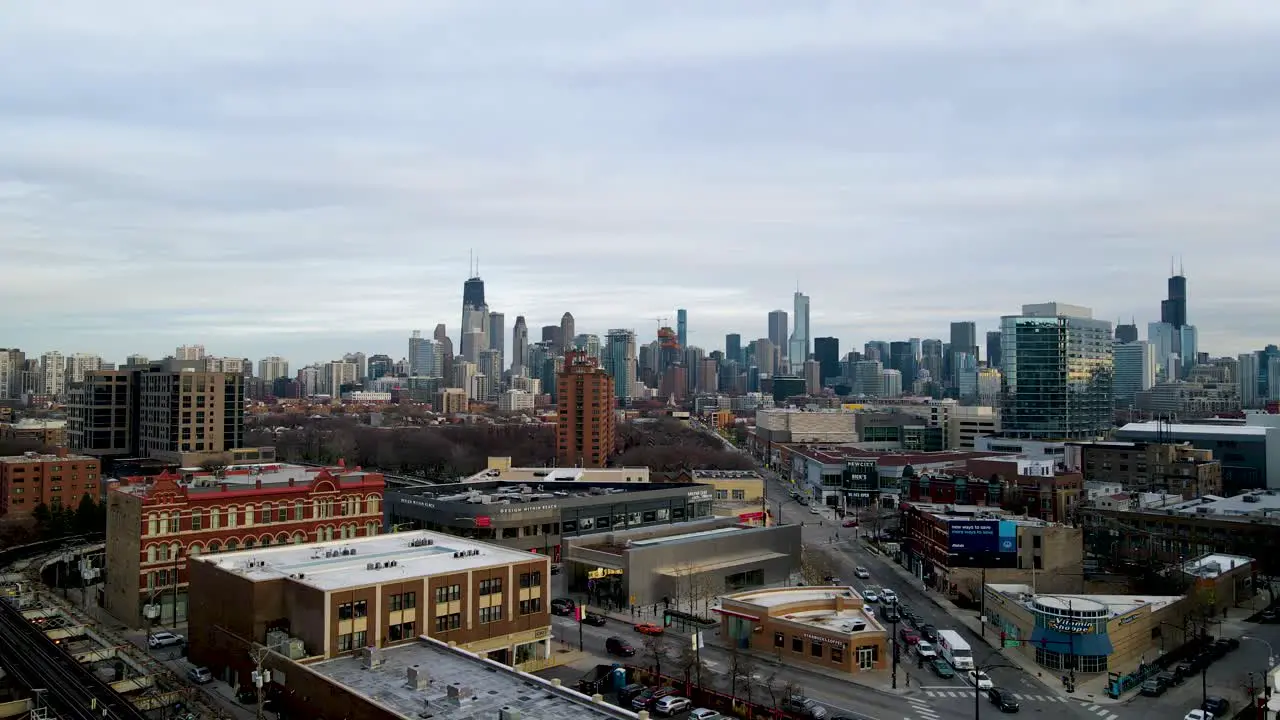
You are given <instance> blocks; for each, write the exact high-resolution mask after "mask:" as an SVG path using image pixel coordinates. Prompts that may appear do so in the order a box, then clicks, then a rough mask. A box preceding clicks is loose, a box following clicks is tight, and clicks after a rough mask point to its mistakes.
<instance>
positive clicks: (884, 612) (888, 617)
mask: <svg viewBox="0 0 1280 720" xmlns="http://www.w3.org/2000/svg"><path fill="white" fill-rule="evenodd" d="M880 617H881V618H883V619H884V621H885V622H889V623H896V622H902V613H900V612H898V608H897V606H895V605H888V606H886V607H884V608H882V609H881V610H880Z"/></svg>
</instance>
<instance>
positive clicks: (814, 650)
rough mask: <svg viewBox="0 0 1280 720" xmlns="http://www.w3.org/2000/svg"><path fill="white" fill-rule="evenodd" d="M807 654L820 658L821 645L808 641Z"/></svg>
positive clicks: (814, 641)
mask: <svg viewBox="0 0 1280 720" xmlns="http://www.w3.org/2000/svg"><path fill="white" fill-rule="evenodd" d="M809 654H810V655H812V656H814V657H817V658H820V657H822V643H820V642H818V641H817V640H811V641H809Z"/></svg>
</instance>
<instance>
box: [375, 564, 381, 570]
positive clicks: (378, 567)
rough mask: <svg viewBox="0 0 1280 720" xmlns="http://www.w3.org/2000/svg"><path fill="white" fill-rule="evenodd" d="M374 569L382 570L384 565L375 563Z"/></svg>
mask: <svg viewBox="0 0 1280 720" xmlns="http://www.w3.org/2000/svg"><path fill="white" fill-rule="evenodd" d="M373 569H374V570H381V569H382V563H374V565H373Z"/></svg>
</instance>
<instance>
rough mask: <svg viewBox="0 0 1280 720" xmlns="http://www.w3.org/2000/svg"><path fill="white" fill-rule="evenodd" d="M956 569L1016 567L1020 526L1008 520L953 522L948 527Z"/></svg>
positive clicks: (950, 547) (950, 549)
mask: <svg viewBox="0 0 1280 720" xmlns="http://www.w3.org/2000/svg"><path fill="white" fill-rule="evenodd" d="M948 542H949V551H950V553H951V555H952V556H953V559H952V562H951V564H952V565H953V566H955V567H1015V566H1016V563H1017V554H1018V525H1017V523H1014V522H1010V521H1008V520H954V521H952V522H951V523H950V524H949V525H948Z"/></svg>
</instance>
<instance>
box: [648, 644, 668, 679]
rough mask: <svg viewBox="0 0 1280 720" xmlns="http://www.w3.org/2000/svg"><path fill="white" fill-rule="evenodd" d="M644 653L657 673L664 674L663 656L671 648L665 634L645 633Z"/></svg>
mask: <svg viewBox="0 0 1280 720" xmlns="http://www.w3.org/2000/svg"><path fill="white" fill-rule="evenodd" d="M643 646H644V655H645V658H647V659H648V660H649V667H651V668H653V672H654V674H655V675H662V658H664V657H666V656H667V653H668V652H669V651H670V650H671V648H670V645H669V644H668V643H667V638H666V636H665V635H645V636H644V641H643Z"/></svg>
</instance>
